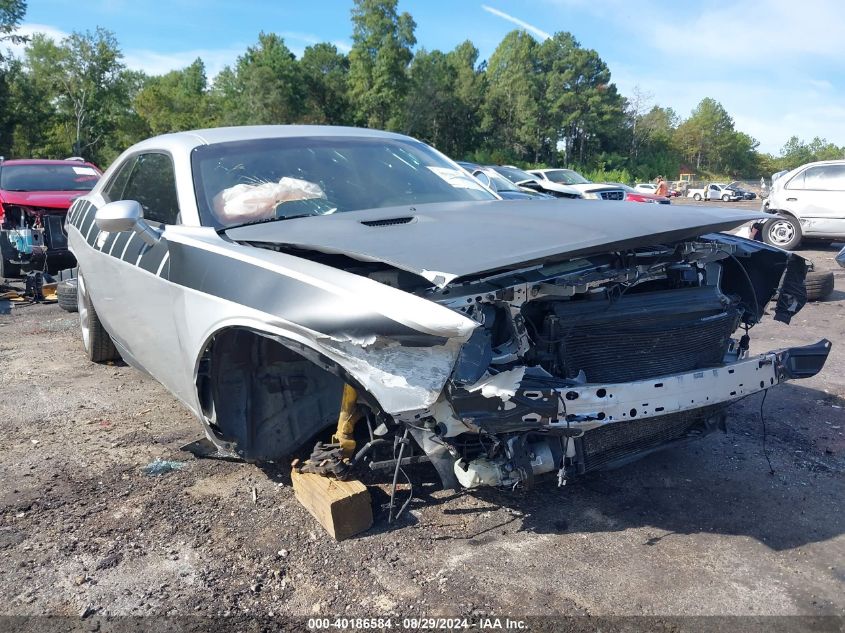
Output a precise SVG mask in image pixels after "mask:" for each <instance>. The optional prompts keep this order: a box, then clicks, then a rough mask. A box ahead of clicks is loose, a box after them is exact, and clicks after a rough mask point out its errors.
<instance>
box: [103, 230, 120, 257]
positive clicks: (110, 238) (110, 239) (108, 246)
mask: <svg viewBox="0 0 845 633" xmlns="http://www.w3.org/2000/svg"><path fill="white" fill-rule="evenodd" d="M117 235H118V234H117V233H109V234H108V237H106V241H105V242H103V245H102V246H101V247H99V250H100V251H102V252H103V253H108V252H109V249H111V247H112V244H114V243H115V240H117Z"/></svg>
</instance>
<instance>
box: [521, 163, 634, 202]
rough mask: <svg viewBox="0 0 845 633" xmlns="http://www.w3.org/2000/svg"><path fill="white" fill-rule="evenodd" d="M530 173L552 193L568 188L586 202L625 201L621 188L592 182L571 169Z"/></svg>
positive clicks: (540, 170)
mask: <svg viewBox="0 0 845 633" xmlns="http://www.w3.org/2000/svg"><path fill="white" fill-rule="evenodd" d="M528 173H529V174H531V175H532V176H535V177H536V178H537V181H538V182H539V183H540V184H541V185H542V186H543V187H544V188H545V189H549V190H551V191H554V190H555V188H556V187H566V188H567V189H575V190H576V191H578V192H579V193H580V194H581V195H582V196H584V198H585V199H586V200H624V199H625V192H624V191H623V190H622V189H620V188H619V187H614V186H611V185H603V184H601V183H595V182H592V181H591V180H587V179H586V178H584V176H582V175H581V174H579V173H578V172H577V171H573V170H571V169H529V170H528Z"/></svg>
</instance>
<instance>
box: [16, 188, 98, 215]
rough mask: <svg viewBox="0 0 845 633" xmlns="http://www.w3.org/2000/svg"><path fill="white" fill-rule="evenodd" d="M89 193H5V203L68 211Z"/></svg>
mask: <svg viewBox="0 0 845 633" xmlns="http://www.w3.org/2000/svg"><path fill="white" fill-rule="evenodd" d="M86 193H88V192H87V191H4V192H3V195H2V199H3V202H5V203H7V204H19V205H21V206H24V207H44V208H48V209H65V210H67V209H68V208H69V207H70V205H71V203H72V202H73V201H74V200H75V199H76V198H78V197H79V196H84V195H85V194H86Z"/></svg>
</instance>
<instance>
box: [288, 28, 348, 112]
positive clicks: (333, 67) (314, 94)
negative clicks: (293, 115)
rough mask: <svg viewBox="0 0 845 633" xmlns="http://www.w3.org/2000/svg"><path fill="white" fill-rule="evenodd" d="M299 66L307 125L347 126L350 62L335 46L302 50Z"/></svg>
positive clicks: (323, 45) (324, 45) (317, 46)
mask: <svg viewBox="0 0 845 633" xmlns="http://www.w3.org/2000/svg"><path fill="white" fill-rule="evenodd" d="M299 67H300V70H301V74H302V78H303V81H304V87H305V104H304V108H305V114H304V117H303V121H304V122H306V123H328V124H334V125H339V124H346V123H349V122H350V120H351V114H350V106H349V95H348V92H349V59H348V58H347V57H346V55H343V54H341V53H339V52H338V50H337V47H336V46H335V45H334V44H326V43H321V44H315V45H314V46H309V47H308V48H306V49H305V52H304V53H303V54H302V59H300V60H299Z"/></svg>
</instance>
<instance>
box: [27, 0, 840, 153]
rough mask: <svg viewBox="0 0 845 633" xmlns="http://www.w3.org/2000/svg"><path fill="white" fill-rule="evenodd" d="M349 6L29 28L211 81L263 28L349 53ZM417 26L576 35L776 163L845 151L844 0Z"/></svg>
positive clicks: (541, 1)
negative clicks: (723, 123) (100, 32)
mask: <svg viewBox="0 0 845 633" xmlns="http://www.w3.org/2000/svg"><path fill="white" fill-rule="evenodd" d="M351 6H352V1H351V0H315V1H312V2H303V1H302V0H276V1H267V2H259V1H257V0H240V1H237V2H232V1H231V0H168V1H166V2H165V1H161V0H135V1H129V0H88V1H87V2H86V3H84V4H80V3H77V2H67V1H66V0H29V8H28V12H27V15H26V18H25V23H24V25H23V27H22V29H21V30H22V32H24V33H32V32H36V31H41V32H45V33H47V34H49V35H52V36H53V37H56V38H61V37H62V36H63V35H65V34H67V33H70V32H71V31H75V30H76V31H84V30H87V29H93V28H95V27H96V26H103V27H105V28H107V29H109V30H111V31H113V32H114V33H115V34H116V35H117V38H118V41H119V42H120V45H121V47H122V49H123V52H124V55H125V60H124V61H125V62H126V64H127V65H128V66H130V67H133V68H139V69H142V70H145V71H147V72H150V73H162V72H166V71H168V70H171V69H174V68H180V67H183V66H185V65H187V64H189V63H190V62H191V61H193V59H195V58H196V57H197V56H199V57H202V58H203V61H205V63H206V66H207V69H208V74H209V77H213V75H214V74H215V73H216V72H217V71H219V70H220V69H221V68H222V67H223V66H225V65H226V64H231V63H233V62H234V60H235V59H236V58H237V56H238V55H239V54H241V53H242V52H243V51H244V49H245V48H246V47H247V46H249V45H250V44H252V43H254V42H255V41H256V39H257V35H258V33H259V32H260V31H262V30H264V31H268V32H275V33H278V34H280V35H282V36H283V37H284V38H285V41H286V43H287V44H288V46H289V47H290V48H291V50H293V51H294V53H297V54H300V53H301V52H302V50H303V49H304V48H305V47H306V46H308V45H309V44H312V43H315V42H319V41H330V42H334V43H335V44H336V45H337V46H338V47H339V48H341V49H347V50H348V46H349V45H350V44H351V33H352V26H351V23H350V20H349V13H350V9H351ZM399 8H400V10H402V11H408V12H409V13H411V15H413V17H414V19H415V21H416V23H417V30H416V36H417V46H418V47H425V48H427V49H435V48H439V49H441V50H449V49H451V48H453V47H454V46H456V45H457V44H459V43H460V42H462V41H463V40H465V39H470V40H472V41H473V42H474V43H475V45H476V46H477V47H478V48H479V50H480V51H481V57H482V59H486V58H489V56H490V54H491V53H492V52H493V50H494V49H495V47H496V45H497V44H498V43H499V42H500V41H501V39H502V37H503V36H504V35H505V34H506V33H507V32H508V31H510V30H511V29H513V28H525V29H526V30H528V31H529V32H531V33H532V35H534V36H535V37H537V38H538V39H542V38H543V37H546V36H547V35H548V34H551V33H554V32H556V31H569V32H571V33H573V34H574V35H575V37H576V38H577V39H578V40H579V41H580V42H581V44H582V45H583V46H586V47H589V48H594V49H595V50H597V51H598V53H599V54H600V55H601V57H602V58H603V59H604V60H605V61H606V62H607V64H608V65H609V67H610V70H611V72H612V76H613V81H614V82H615V83H616V84H617V86H618V87H619V89H620V90H621V91H622V93H623V94H624V95H626V96H631V95H632V94H633V92H634V90H635V89H636V88H638V89H639V91H641V92H643V93H645V94H646V95H649V96H650V100H651V101H653V102H655V103H658V104H660V105H664V106H671V107H672V108H674V109H675V110H676V111H677V112H678V113H679V114H680V115H682V116H687V115H688V114H689V112H690V110H691V109H692V108H693V107H694V106H695V105H696V104H697V103H698V102H699V101H700V100H701V99H702V98H703V97H708V96H709V97H713V98H715V99H716V100H718V101H720V102H721V103H722V104H723V105H724V106H725V107H726V108H727V110H728V112H730V114H731V115H732V116H733V117H734V119H735V121H736V124H737V127H738V128H739V129H741V130H742V131H744V132H747V133H749V134H751V135H752V136H754V137H755V138H756V139H757V140H759V141H760V148H761V149H762V150H763V151H769V152H773V153H777V152H778V151H779V150H780V148H781V146H782V145H783V143H784V142H785V141H786V140H787V139H788V138H789V136H791V135H793V134H796V135H798V136H799V137H801V138H804V139H806V140H810V139H811V138H812V137H813V136H821V137H824V138H827V139H828V140H830V141H833V142H835V143H837V144H838V145H845V65H843V63H842V60H843V59H845V37H843V36H842V33H845V2H843V1H842V0H802V2H796V1H795V0H733V1H724V0H698V1H695V2H684V1H680V2H678V1H675V2H669V1H664V0H639V1H635V0H629V1H626V0H532V1H531V2H524V1H517V0H484V2H477V1H474V0H451V1H447V0H399Z"/></svg>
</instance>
